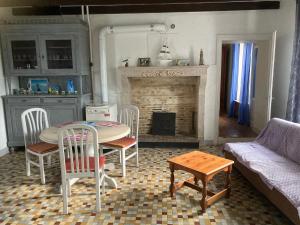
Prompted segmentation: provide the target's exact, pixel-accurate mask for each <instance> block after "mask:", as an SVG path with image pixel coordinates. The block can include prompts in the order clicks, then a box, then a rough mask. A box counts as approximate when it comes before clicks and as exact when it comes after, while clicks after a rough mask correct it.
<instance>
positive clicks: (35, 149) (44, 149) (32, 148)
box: [26, 142, 58, 154]
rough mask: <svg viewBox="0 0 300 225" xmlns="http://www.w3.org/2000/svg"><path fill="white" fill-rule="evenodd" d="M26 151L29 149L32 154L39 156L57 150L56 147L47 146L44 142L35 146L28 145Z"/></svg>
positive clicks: (52, 145)
mask: <svg viewBox="0 0 300 225" xmlns="http://www.w3.org/2000/svg"><path fill="white" fill-rule="evenodd" d="M26 148H27V149H29V150H30V151H32V152H36V153H39V154H44V153H48V152H52V151H56V150H58V146H57V145H54V144H49V143H46V142H40V143H36V144H29V145H27V146H26Z"/></svg>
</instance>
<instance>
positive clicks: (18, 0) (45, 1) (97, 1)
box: [0, 0, 261, 7]
mask: <svg viewBox="0 0 300 225" xmlns="http://www.w3.org/2000/svg"><path fill="white" fill-rule="evenodd" d="M260 1H261V0H1V1H0V7H26V6H32V7H46V6H71V5H72V6H75V5H93V6H114V5H128V4H130V5H132V4H133V5H135V4H138V5H140V4H141V5H145V4H146V5H148V4H189V3H231V2H233V3H235V2H253V3H254V2H260Z"/></svg>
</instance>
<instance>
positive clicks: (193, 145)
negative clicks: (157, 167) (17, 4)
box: [139, 142, 199, 149]
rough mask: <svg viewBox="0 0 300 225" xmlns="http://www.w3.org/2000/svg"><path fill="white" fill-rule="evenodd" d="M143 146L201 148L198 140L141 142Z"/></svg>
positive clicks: (140, 144)
mask: <svg viewBox="0 0 300 225" xmlns="http://www.w3.org/2000/svg"><path fill="white" fill-rule="evenodd" d="M139 147H141V148H192V149H195V148H199V143H198V142H194V143H193V142H139Z"/></svg>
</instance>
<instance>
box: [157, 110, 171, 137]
mask: <svg viewBox="0 0 300 225" xmlns="http://www.w3.org/2000/svg"><path fill="white" fill-rule="evenodd" d="M175 127H176V113H172V112H153V114H152V126H151V134H153V135H169V136H175Z"/></svg>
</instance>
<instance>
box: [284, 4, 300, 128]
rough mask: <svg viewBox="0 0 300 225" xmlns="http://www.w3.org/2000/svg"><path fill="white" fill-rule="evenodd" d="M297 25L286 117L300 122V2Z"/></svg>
mask: <svg viewBox="0 0 300 225" xmlns="http://www.w3.org/2000/svg"><path fill="white" fill-rule="evenodd" d="M296 8H297V9H296V10H297V11H296V27H295V40H294V53H293V61H292V69H291V81H290V88H289V97H288V103H287V110H286V119H287V120H290V121H293V122H296V123H300V2H299V0H297V6H296Z"/></svg>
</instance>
